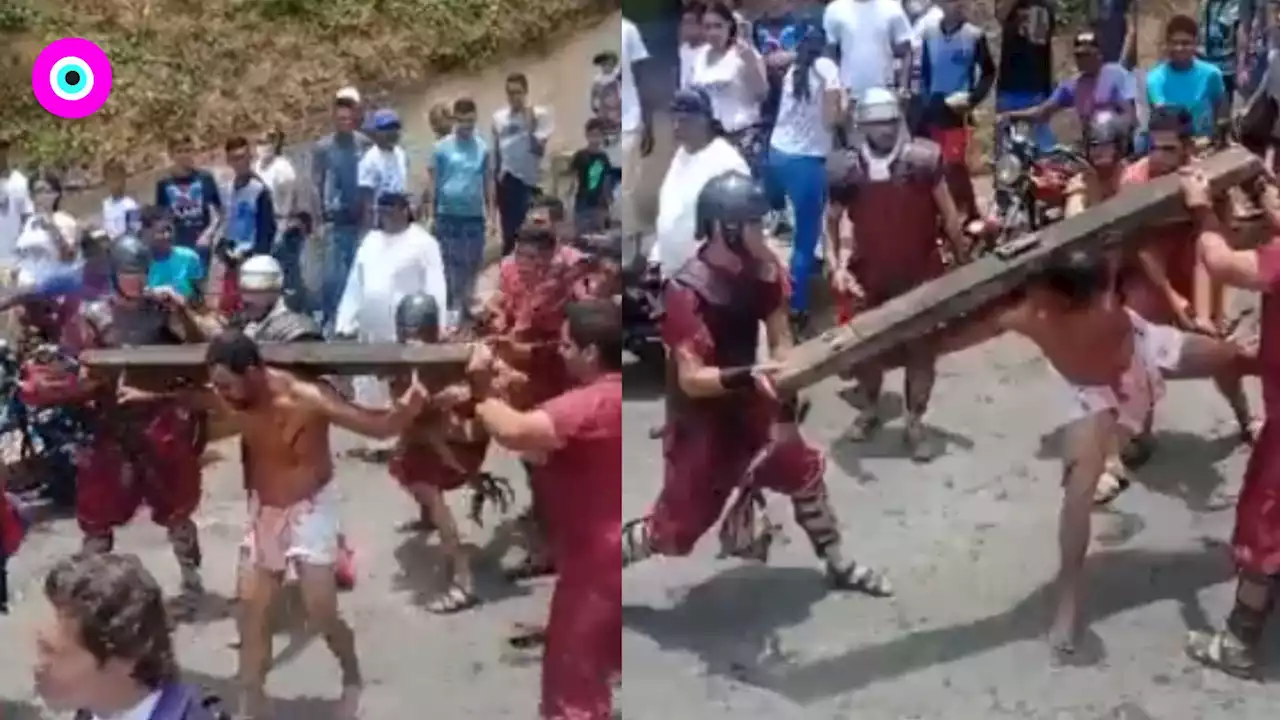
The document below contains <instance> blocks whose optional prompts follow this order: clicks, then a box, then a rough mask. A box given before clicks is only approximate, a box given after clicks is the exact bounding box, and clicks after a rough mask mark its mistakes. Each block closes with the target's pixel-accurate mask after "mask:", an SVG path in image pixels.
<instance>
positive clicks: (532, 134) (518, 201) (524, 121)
mask: <svg viewBox="0 0 1280 720" xmlns="http://www.w3.org/2000/svg"><path fill="white" fill-rule="evenodd" d="M506 89H507V106H506V107H504V108H501V109H499V110H498V111H497V112H495V113H494V114H493V148H494V154H495V160H496V161H495V163H494V169H495V171H496V172H497V181H496V182H497V185H496V186H495V189H496V192H497V195H498V196H497V202H498V221H499V223H500V225H501V228H502V254H503V256H506V255H510V254H511V251H512V250H513V249H514V248H515V242H516V233H517V232H518V231H519V230H520V227H521V226H522V225H524V218H525V216H526V215H528V214H529V204H530V203H532V202H533V197H534V195H535V194H536V191H537V189H538V179H539V177H540V176H541V174H542V157H543V155H545V154H546V150H547V141H548V140H550V139H551V133H552V131H553V130H554V129H555V128H554V124H553V122H552V118H551V112H550V111H549V110H547V108H544V107H539V106H537V105H534V104H532V103H530V102H529V78H528V77H526V76H525V75H524V73H511V74H510V75H508V76H507V88H506Z"/></svg>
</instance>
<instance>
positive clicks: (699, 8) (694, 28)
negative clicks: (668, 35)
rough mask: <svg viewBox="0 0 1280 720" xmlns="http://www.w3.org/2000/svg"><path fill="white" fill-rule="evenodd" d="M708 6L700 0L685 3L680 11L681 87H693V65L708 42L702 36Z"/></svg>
mask: <svg viewBox="0 0 1280 720" xmlns="http://www.w3.org/2000/svg"><path fill="white" fill-rule="evenodd" d="M706 12H707V6H706V5H703V4H702V3H701V2H698V0H692V2H688V3H685V6H684V7H683V8H682V9H681V10H680V87H681V88H682V89H683V88H687V87H689V86H691V85H693V65H694V62H695V61H696V60H697V59H698V53H700V52H702V48H703V47H705V46H706V44H707V42H706V40H705V39H704V38H703V36H702V16H703V15H704V14H706Z"/></svg>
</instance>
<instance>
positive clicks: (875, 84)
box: [822, 0, 912, 98]
mask: <svg viewBox="0 0 1280 720" xmlns="http://www.w3.org/2000/svg"><path fill="white" fill-rule="evenodd" d="M822 27H823V29H824V30H825V31H826V34H827V44H828V46H829V47H830V48H831V51H832V54H833V56H834V57H838V58H839V61H840V82H841V84H842V85H844V89H845V91H846V92H847V93H848V96H849V97H851V98H856V97H860V96H861V95H862V94H863V93H864V92H866V91H867V90H870V89H871V88H879V87H890V88H900V89H902V90H906V89H909V88H910V87H911V67H912V61H911V42H912V33H911V23H910V21H909V20H907V14H906V12H905V11H904V10H903V9H902V3H901V2H899V0H832V1H831V4H830V5H828V6H827V9H826V12H825V13H824V14H823V16H822ZM899 60H901V62H899Z"/></svg>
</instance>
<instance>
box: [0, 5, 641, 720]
mask: <svg viewBox="0 0 1280 720" xmlns="http://www.w3.org/2000/svg"><path fill="white" fill-rule="evenodd" d="M619 18H620V15H619V14H614V15H613V16H612V17H610V18H607V19H605V20H603V21H602V22H601V23H600V24H598V25H596V26H593V27H591V28H590V29H588V30H585V31H583V32H582V33H579V34H578V35H575V36H574V37H573V38H570V39H567V40H566V41H564V42H563V43H560V44H557V45H556V46H555V47H554V48H551V52H549V53H548V54H546V55H543V56H529V57H523V58H512V59H510V60H508V61H506V62H503V63H500V64H498V65H495V66H493V67H491V68H489V69H487V70H485V71H483V72H480V73H473V74H468V75H460V76H455V77H450V78H443V79H441V80H440V81H439V82H438V83H435V84H434V85H433V87H432V88H430V89H429V90H428V91H427V92H425V93H423V95H422V96H420V97H411V98H406V99H405V102H404V104H402V105H401V106H400V107H401V117H402V119H403V120H404V121H405V137H406V141H405V143H406V146H407V147H408V148H409V149H410V151H411V153H413V154H414V157H415V158H417V159H418V163H419V164H418V167H419V171H416V172H415V173H414V180H415V182H420V181H421V179H422V173H421V171H420V168H421V162H423V161H424V160H423V158H425V152H426V150H427V149H428V148H429V146H430V130H429V128H428V126H427V122H426V113H427V110H428V109H429V107H430V105H431V104H432V103H433V102H435V101H437V100H444V99H449V100H452V99H453V98H455V97H457V96H459V95H461V94H463V93H467V94H470V95H472V96H473V97H474V98H475V100H476V101H477V104H478V105H479V106H480V109H481V112H482V113H488V112H492V110H494V109H496V108H497V107H498V106H499V104H500V103H501V102H502V92H503V90H502V88H503V80H504V78H505V77H506V75H507V74H508V73H510V72H514V71H522V72H525V73H526V74H527V75H528V76H529V78H530V82H531V86H532V87H531V94H532V97H533V98H534V100H535V101H536V102H540V103H549V104H551V105H552V106H553V107H554V108H555V110H556V121H557V125H558V129H557V134H556V136H555V137H556V139H555V140H554V141H553V142H554V146H555V147H554V149H555V150H556V151H559V150H564V149H571V148H573V147H575V146H576V145H577V144H578V142H579V139H580V137H581V128H582V126H583V123H584V121H585V118H586V117H587V112H588V111H587V101H588V93H587V82H588V80H589V78H590V77H591V75H592V73H593V72H594V70H593V68H592V67H591V57H592V56H593V55H594V54H595V53H597V52H599V51H600V50H603V49H614V50H615V51H616V50H617V49H618V46H619V42H620V41H619V37H620V35H619V31H618V27H619V22H620V21H619ZM149 182H150V181H149V179H147V178H139V183H140V185H139V187H140V188H141V190H140V192H141V193H142V195H141V196H143V197H145V196H146V195H145V193H146V192H149V188H150V187H151V186H150V184H149ZM82 204H83V206H84V207H85V208H87V209H90V210H91V209H92V207H93V205H94V204H95V203H94V202H84V203H82ZM492 281H493V273H492V272H490V273H488V274H487V275H486V277H485V279H484V280H483V281H482V283H481V284H482V289H481V291H482V292H484V291H486V288H487V287H489V286H491V285H492ZM351 445H352V438H350V437H349V436H345V435H341V434H339V435H338V436H337V437H336V438H335V450H336V451H341V450H342V449H344V448H349V447H350V446H351ZM223 450H224V451H225V452H224V454H225V455H226V456H227V457H228V458H230V459H228V460H227V461H224V462H220V463H218V464H216V465H213V466H212V467H210V468H209V469H208V470H207V471H206V476H205V478H206V479H205V482H206V497H205V500H204V504H203V505H202V507H201V511H200V514H199V523H200V526H201V531H202V533H203V538H204V545H205V553H206V576H207V582H208V584H209V586H210V589H211V590H213V591H214V592H215V593H216V594H217V595H218V596H219V597H220V598H222V601H220V602H219V601H215V602H213V603H211V612H210V613H208V617H207V618H205V620H204V621H202V622H200V623H198V624H195V625H188V626H183V627H181V628H180V629H179V630H178V642H179V647H180V650H179V653H180V659H181V661H182V663H183V665H184V666H185V668H186V669H187V670H188V672H189V673H190V674H191V675H192V677H193V678H194V679H196V680H199V681H202V682H204V683H206V684H208V685H210V686H212V687H214V688H216V689H218V690H221V691H223V692H224V693H226V694H227V695H228V696H230V686H229V684H228V683H227V680H226V679H227V678H230V677H231V676H232V674H233V672H234V668H235V655H234V652H233V651H232V650H231V649H229V648H228V647H227V643H228V642H230V641H231V640H232V639H233V638H234V634H235V630H234V627H233V625H232V623H231V621H230V620H228V619H226V618H225V617H222V616H225V614H226V613H225V612H212V611H216V610H219V609H221V610H225V605H226V603H225V598H226V597H227V596H229V595H230V594H231V592H232V590H233V581H234V577H233V567H234V559H235V552H236V545H237V543H238V541H239V537H240V535H241V526H242V523H243V519H244V509H243V508H244V499H243V492H242V491H241V490H240V487H241V480H240V477H241V476H240V468H239V465H238V463H236V462H235V461H234V458H235V457H236V449H235V447H234V446H233V445H228V446H226V447H225V448H223ZM493 465H494V469H495V470H496V471H498V472H501V473H503V474H505V475H507V476H508V477H512V478H520V477H523V475H522V473H521V471H519V469H518V466H516V465H515V464H514V463H513V462H512V461H511V460H510V458H508V457H505V456H502V455H501V454H497V453H496V454H495V457H494V460H493ZM337 477H338V482H339V484H340V486H341V487H342V489H343V492H344V494H345V495H346V513H345V518H346V522H347V525H348V531H349V534H350V535H351V537H352V539H353V543H354V544H355V546H356V548H357V552H358V554H359V558H358V562H359V565H360V585H359V587H358V588H357V589H356V590H355V591H354V592H352V593H350V594H349V595H347V596H346V598H345V600H344V603H343V606H344V609H345V611H346V613H347V616H348V617H349V618H350V619H351V620H352V622H353V624H354V625H355V627H356V632H357V635H358V643H359V647H360V650H361V654H362V656H363V658H364V661H365V668H366V674H367V677H368V680H369V682H370V685H371V687H370V689H369V692H368V702H367V703H366V708H365V709H366V715H365V720H404V719H405V718H416V717H423V713H424V708H425V707H427V703H430V708H431V712H432V714H433V716H434V717H440V718H485V719H489V718H518V719H520V720H525V719H527V718H530V717H533V716H534V715H535V714H536V708H537V697H538V671H537V666H536V663H535V664H533V665H529V664H527V663H523V664H522V663H521V662H520V659H519V658H505V659H504V658H503V657H502V654H501V651H502V647H503V643H502V639H503V637H504V636H505V633H506V632H507V630H508V629H509V628H510V626H511V625H512V624H513V623H514V622H517V621H531V620H538V619H540V618H542V617H543V616H544V615H545V609H546V605H547V602H548V599H549V590H550V586H549V585H547V584H545V583H543V584H534V585H532V586H531V587H529V588H511V587H507V586H505V585H504V584H502V583H499V582H497V581H496V580H495V578H496V576H497V573H496V559H497V557H498V556H499V555H500V554H501V549H502V548H501V543H498V544H497V545H495V544H494V532H493V530H494V528H493V527H492V525H493V524H494V523H495V522H496V521H497V520H499V518H490V519H489V522H488V523H487V527H486V528H483V529H480V528H473V529H469V530H468V533H469V537H470V538H471V539H472V541H473V542H474V543H475V544H476V545H477V547H479V548H482V549H483V551H484V552H483V563H482V568H487V569H488V572H484V571H482V573H481V577H482V578H487V581H485V580H482V583H484V590H485V591H486V594H487V596H488V597H489V598H490V599H491V600H492V604H491V605H489V606H486V607H484V608H482V609H480V610H477V611H473V612H471V613H468V614H465V615H462V616H459V617H453V618H440V617H435V616H433V615H431V614H429V613H427V612H426V611H425V610H424V609H422V606H423V605H424V604H425V603H426V602H427V601H428V600H429V599H431V598H432V597H433V596H434V594H435V593H436V592H438V591H439V590H440V589H442V588H441V587H440V582H439V578H438V572H437V571H438V569H439V564H438V558H437V555H436V553H435V549H434V546H429V545H426V544H424V543H422V542H421V541H419V540H418V539H417V538H415V537H413V536H412V535H409V534H403V533H400V532H397V531H396V529H395V526H396V525H397V524H398V523H400V522H401V521H402V520H406V519H409V518H410V516H412V515H413V514H414V511H413V510H412V508H411V507H410V504H409V501H408V500H407V499H406V496H405V495H404V494H403V493H402V492H401V490H400V489H399V487H398V486H396V485H395V483H394V482H393V481H392V480H391V479H390V478H389V477H388V476H387V473H386V469H385V467H379V466H371V465H366V464H363V463H360V462H356V461H351V460H346V459H340V460H339V461H338V476H337ZM517 485H519V483H517ZM526 499H527V494H525V495H523V496H522V498H521V503H523V502H525V500H526ZM77 547H78V540H77V532H76V529H75V525H74V522H72V521H58V522H54V523H51V524H49V525H46V526H43V527H40V528H38V529H37V530H36V531H35V532H34V534H33V535H32V537H31V538H30V539H29V541H28V544H27V545H26V546H24V548H23V551H22V553H21V556H20V557H19V558H17V559H15V560H14V561H13V562H12V563H11V567H10V569H11V573H12V582H13V586H14V588H15V593H16V594H17V596H18V597H17V599H16V600H15V603H14V610H13V614H12V615H11V616H9V617H7V618H3V617H0V637H3V638H5V640H6V642H7V645H6V647H7V649H8V650H9V651H8V652H6V653H4V654H3V655H2V656H0V720H37V719H40V718H45V717H48V718H52V717H53V716H52V715H48V716H46V715H42V714H41V711H40V709H39V706H38V704H37V703H36V702H35V700H34V698H33V696H32V692H31V681H30V666H31V663H32V661H33V647H32V642H33V638H34V632H35V628H36V627H37V625H38V623H39V622H40V621H41V619H42V618H43V617H44V616H45V613H46V612H47V608H46V607H45V604H44V602H43V600H42V598H41V595H40V583H41V581H42V578H43V576H44V574H45V572H46V571H47V569H48V568H49V567H50V565H51V564H52V563H53V562H54V561H55V560H56V558H58V557H61V556H63V555H66V554H68V553H70V552H73V551H74V550H75V549H76V548H77ZM119 547H120V549H121V550H122V551H127V552H136V553H138V554H139V555H140V556H141V557H142V559H143V561H144V562H145V563H146V564H147V566H148V567H150V568H152V569H153V571H154V572H155V573H156V574H157V575H158V576H159V577H160V578H161V580H162V581H163V582H164V583H165V585H166V587H168V588H171V589H174V590H176V588H177V568H176V566H175V565H174V562H173V560H172V558H171V557H170V555H169V552H168V548H167V543H166V541H165V538H164V535H163V533H162V532H161V531H159V530H158V529H156V528H154V527H152V526H150V525H149V524H148V523H146V521H145V518H144V519H143V520H142V521H141V522H139V523H138V524H136V525H135V526H134V527H132V528H130V529H129V530H127V531H126V532H124V533H122V534H121V535H120V538H119ZM287 640H288V638H287V637H285V636H282V637H280V638H279V639H278V644H277V652H278V653H281V654H282V655H283V657H282V658H281V659H280V660H278V666H279V667H278V669H277V671H276V672H275V673H274V674H273V675H272V679H271V686H270V687H271V691H272V692H273V693H274V694H275V695H276V696H277V697H278V698H279V699H280V701H279V703H278V705H277V710H278V711H279V714H278V718H279V720H312V718H323V717H325V715H324V714H323V713H324V712H326V711H327V710H326V708H327V703H326V701H325V700H324V698H333V697H336V695H337V690H338V688H337V682H338V675H337V668H336V666H335V664H334V663H333V661H332V660H331V659H330V657H329V656H328V654H327V651H325V649H324V647H323V644H322V643H317V642H309V643H307V644H305V645H303V646H301V647H298V648H295V649H294V650H292V651H285V650H284V648H285V646H286V644H287Z"/></svg>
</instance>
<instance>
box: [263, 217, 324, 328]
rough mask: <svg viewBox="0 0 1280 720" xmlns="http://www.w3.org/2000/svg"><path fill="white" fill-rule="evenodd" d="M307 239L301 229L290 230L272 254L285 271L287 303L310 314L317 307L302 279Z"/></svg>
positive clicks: (294, 309)
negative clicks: (303, 254) (313, 304)
mask: <svg viewBox="0 0 1280 720" xmlns="http://www.w3.org/2000/svg"><path fill="white" fill-rule="evenodd" d="M306 240H307V239H306V237H305V236H304V235H303V234H302V232H301V231H300V230H298V229H296V228H295V229H293V230H288V231H286V232H285V234H284V235H283V236H282V237H281V238H280V242H279V243H278V244H277V245H276V246H275V248H274V249H272V251H271V255H272V257H274V258H275V259H276V262H278V263H280V269H281V270H282V271H284V296H285V303H286V304H288V306H289V309H290V310H293V311H294V312H300V313H304V314H307V315H310V314H311V313H312V312H313V311H314V310H315V308H313V307H311V302H310V300H311V299H310V298H309V297H307V285H306V283H305V282H303V280H302V246H303V244H304V243H305V242H306Z"/></svg>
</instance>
